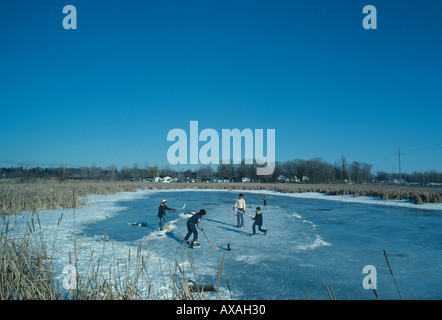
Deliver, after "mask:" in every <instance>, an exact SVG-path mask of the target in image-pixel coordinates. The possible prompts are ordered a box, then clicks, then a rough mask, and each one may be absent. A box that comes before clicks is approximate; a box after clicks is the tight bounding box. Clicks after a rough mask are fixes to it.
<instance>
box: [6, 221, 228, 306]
mask: <svg viewBox="0 0 442 320" xmlns="http://www.w3.org/2000/svg"><path fill="white" fill-rule="evenodd" d="M2 219H3V225H2V229H1V231H0V300H62V299H64V300H136V299H161V298H166V299H173V300H176V299H179V300H200V299H206V298H207V297H206V296H205V292H204V290H205V287H204V285H199V284H198V282H197V273H196V271H195V269H196V266H195V263H194V261H193V256H192V255H191V254H189V255H188V259H189V261H190V265H191V267H190V270H189V271H187V270H184V267H181V266H183V265H184V263H183V262H184V261H182V262H181V264H180V263H178V261H177V260H176V261H175V272H172V271H170V273H169V275H167V274H163V275H162V277H163V279H165V278H166V277H167V276H169V277H170V279H171V285H170V286H169V289H170V292H169V293H168V294H167V293H164V292H155V291H154V290H153V289H152V281H151V280H152V279H151V278H150V276H149V272H148V268H147V263H148V261H149V260H150V259H151V255H150V254H147V255H145V254H143V252H142V243H141V242H140V243H139V245H138V247H137V250H136V253H134V252H131V251H130V250H129V252H128V257H127V259H126V260H125V262H124V263H120V262H119V259H117V258H116V257H115V258H114V260H115V261H116V263H113V264H112V265H111V266H105V265H104V264H103V257H99V258H98V259H97V258H95V257H94V256H93V255H92V254H91V257H90V261H89V266H88V267H87V268H86V271H84V272H85V273H84V274H81V273H79V272H75V287H74V288H72V289H69V290H63V284H62V282H60V281H59V280H56V279H57V274H56V272H55V271H54V268H53V265H52V261H53V259H54V251H55V243H54V244H52V246H49V245H48V243H47V240H46V237H45V235H44V232H42V231H39V230H41V228H38V225H39V219H38V215H37V220H38V221H37V222H35V221H34V218H32V219H31V221H29V222H27V223H26V226H25V230H24V232H19V231H18V230H19V229H20V226H18V225H17V224H15V225H13V226H10V225H9V219H8V216H3V217H2ZM36 225H37V227H36ZM40 227H41V226H40ZM105 237H106V235H105ZM103 243H104V244H103V246H106V241H104V242H103ZM77 246H78V244H77V243H76V242H75V240H74V247H75V248H76V247H77ZM182 249H183V252H184V246H183V247H182ZM104 251H105V250H104V248H103V252H104ZM66 254H67V255H68V257H69V265H72V266H74V270H77V271H78V268H77V263H76V261H77V260H78V252H77V251H75V252H74V253H71V252H68V253H66ZM183 257H184V255H183V254H182V259H184V258H183ZM118 258H121V257H118ZM223 263H224V257H223V260H222V262H221V264H220V268H219V274H218V289H217V292H218V295H217V297H218V298H220V296H219V279H220V277H221V272H222V265H223ZM134 264H135V265H134ZM180 265H181V266H180ZM130 270H134V272H129V271H130ZM177 270H179V272H177ZM188 273H193V276H194V279H195V281H191V280H190V275H189V274H188ZM212 287H213V286H212ZM146 288H147V292H146Z"/></svg>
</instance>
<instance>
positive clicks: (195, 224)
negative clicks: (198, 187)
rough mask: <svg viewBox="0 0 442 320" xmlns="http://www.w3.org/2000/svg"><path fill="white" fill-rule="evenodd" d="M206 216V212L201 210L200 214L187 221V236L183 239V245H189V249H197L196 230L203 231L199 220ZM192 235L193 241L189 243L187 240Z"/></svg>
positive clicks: (198, 245)
mask: <svg viewBox="0 0 442 320" xmlns="http://www.w3.org/2000/svg"><path fill="white" fill-rule="evenodd" d="M205 214H206V210H204V209H201V210H200V212H198V213H196V214H194V215H193V216H192V217H191V218H189V220H187V231H188V232H187V234H186V236H185V237H184V243H186V244H190V248H199V247H200V244H199V243H197V242H196V241H197V240H198V231H197V228H198V229H200V230H201V231H203V229H202V228H201V227H200V219H201V218H202V217H203V216H204V215H205ZM192 233H193V241H192V242H189V238H190V236H191V235H192Z"/></svg>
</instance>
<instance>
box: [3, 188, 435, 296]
mask: <svg viewBox="0 0 442 320" xmlns="http://www.w3.org/2000/svg"><path fill="white" fill-rule="evenodd" d="M239 192H242V193H244V198H245V200H246V204H247V211H246V213H247V214H249V215H254V209H255V207H256V206H257V205H260V206H261V207H262V201H263V200H262V199H261V198H262V197H263V196H264V195H265V194H266V195H267V196H271V198H269V199H268V207H267V208H266V209H265V210H263V218H264V224H263V228H264V229H268V233H267V235H262V234H260V232H259V231H257V233H258V235H256V236H253V237H250V236H249V234H250V233H251V231H252V224H253V220H251V219H250V218H249V217H247V216H245V226H244V228H236V227H235V225H236V216H235V215H234V211H233V210H232V207H233V205H234V204H235V199H236V198H237V196H238V194H239ZM163 198H166V199H167V204H168V206H169V207H172V208H180V207H182V206H183V204H186V208H185V209H184V210H180V211H176V212H168V213H167V217H168V219H169V221H168V224H169V225H170V230H165V231H159V230H158V222H159V220H158V218H157V212H158V206H159V204H160V203H161V200H162V199H163ZM88 202H89V205H88V206H84V207H81V208H79V209H76V210H75V214H74V210H64V209H60V210H57V211H49V210H48V211H43V212H40V213H39V214H38V218H37V215H35V214H34V215H32V214H22V215H20V216H16V217H14V216H11V217H9V219H11V220H10V225H14V224H15V228H16V229H17V231H18V232H23V230H24V228H25V226H26V222H30V223H34V225H35V227H36V228H37V229H41V230H40V231H41V232H42V234H43V235H44V237H45V239H46V242H47V244H48V246H51V247H52V245H53V244H55V257H54V260H53V263H54V268H55V270H56V271H58V274H59V276H58V280H60V282H61V281H62V280H63V279H64V277H66V275H64V274H63V273H62V270H63V268H64V267H66V266H67V265H69V253H71V256H72V257H73V255H74V252H75V250H74V235H75V238H76V243H77V248H76V249H77V251H78V261H77V263H78V272H79V274H80V275H87V274H88V273H89V272H90V268H92V267H94V266H96V264H97V261H98V260H99V261H100V263H101V265H102V266H103V267H102V269H103V273H104V274H106V272H104V271H108V270H111V271H112V274H115V270H117V269H120V270H121V269H124V270H126V267H127V272H128V276H129V277H130V276H133V275H134V274H135V273H136V263H135V262H136V254H137V250H138V248H141V253H142V255H144V256H145V257H149V261H148V263H147V274H148V276H147V278H146V279H142V280H143V281H140V283H139V285H140V286H142V288H143V292H145V296H144V297H145V298H154V299H167V298H170V297H171V296H172V295H171V291H170V287H171V286H172V277H171V274H177V270H176V268H175V265H176V264H177V263H178V264H179V266H180V268H182V269H184V270H185V272H186V275H187V276H188V280H190V281H196V282H198V283H199V284H213V285H215V287H216V285H217V275H218V267H219V264H220V262H221V260H222V257H223V255H224V256H225V261H224V268H223V270H222V277H221V282H220V288H219V289H220V290H219V291H220V294H221V297H222V298H223V299H231V298H233V299H260V300H270V299H306V296H305V291H306V292H307V293H308V295H309V297H310V298H318V299H323V298H325V297H328V295H327V292H326V289H325V286H330V285H331V286H333V290H334V293H335V295H336V298H337V299H347V298H350V299H354V300H357V299H375V296H374V293H373V291H372V290H366V289H364V288H363V285H362V281H363V278H364V277H365V276H366V274H363V273H362V269H363V268H364V266H366V265H373V266H375V267H376V271H377V273H376V274H377V292H378V294H379V298H380V299H398V298H399V296H398V293H397V290H396V287H395V285H394V282H393V279H392V277H391V275H390V272H389V269H388V266H387V264H386V260H385V257H384V255H383V249H385V250H386V252H387V253H388V258H389V261H390V264H391V267H392V269H393V271H394V274H395V277H396V281H397V283H398V286H399V289H400V290H401V294H402V296H403V298H404V299H441V298H442V289H441V288H442V277H441V275H442V254H441V253H442V232H441V231H442V205H441V204H425V205H414V204H412V203H410V202H408V201H382V200H377V198H373V197H358V198H355V197H353V196H326V195H323V194H318V193H301V194H283V193H276V192H267V193H263V192H260V191H235V190H234V191H223V190H195V189H184V190H155V191H152V190H145V191H138V192H132V193H120V194H116V195H108V196H98V195H90V196H89V197H88ZM249 206H251V207H249ZM202 208H203V209H205V210H206V211H207V215H206V216H205V217H204V218H203V219H202V221H201V225H202V227H203V228H204V230H205V232H206V235H207V237H208V238H209V240H210V242H211V243H212V245H213V246H217V247H219V249H214V248H212V247H211V246H210V245H209V242H208V241H207V239H206V238H205V237H204V235H203V234H202V233H201V232H199V238H198V242H199V243H200V244H201V247H200V248H198V249H189V248H187V247H185V246H183V245H182V244H181V243H180V242H181V240H182V239H183V237H184V236H185V235H186V233H187V228H186V221H187V219H188V218H189V217H190V215H189V214H185V212H189V211H194V212H198V211H199V210H200V209H202ZM74 220H75V224H74ZM131 222H145V223H147V226H129V225H127V224H128V223H131ZM0 224H3V222H0ZM105 234H106V236H105ZM140 242H141V246H139V245H140ZM228 244H230V248H231V250H227V245H228ZM129 253H130V255H131V256H130V257H131V258H130V259H129ZM189 253H191V255H192V257H193V261H194V268H193V269H192V268H191V264H190V262H189ZM123 266H124V268H123ZM124 272H125V271H124ZM226 281H228V284H229V285H230V290H229V289H228V286H227V282H226ZM143 283H144V284H143ZM146 283H149V284H150V288H148V286H147V284H146ZM143 285H144V287H143ZM149 290H150V291H149ZM206 298H208V299H215V298H216V293H207V295H206Z"/></svg>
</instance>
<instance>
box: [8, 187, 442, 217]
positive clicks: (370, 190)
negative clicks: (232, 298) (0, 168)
mask: <svg viewBox="0 0 442 320" xmlns="http://www.w3.org/2000/svg"><path fill="white" fill-rule="evenodd" d="M183 188H195V189H221V190H223V189H224V190H262V191H263V193H265V191H266V190H270V191H277V192H283V193H303V192H320V193H324V194H327V195H354V196H355V197H359V196H375V197H378V199H380V200H404V199H408V200H410V201H412V202H414V203H415V204H423V203H442V191H441V190H440V189H432V188H423V187H411V186H400V185H398V186H390V185H377V184H352V185H348V184H287V183H147V182H121V181H71V180H68V181H64V182H58V181H45V180H35V181H33V182H26V183H24V182H20V181H19V180H0V214H19V213H20V212H22V211H24V212H39V211H42V210H48V209H49V210H58V209H60V208H63V209H72V208H78V207H79V206H81V205H88V203H87V199H85V197H87V196H88V195H90V194H99V195H107V194H116V193H119V192H133V191H136V190H139V189H183ZM73 191H75V194H76V196H77V197H75V198H73V197H72V193H73Z"/></svg>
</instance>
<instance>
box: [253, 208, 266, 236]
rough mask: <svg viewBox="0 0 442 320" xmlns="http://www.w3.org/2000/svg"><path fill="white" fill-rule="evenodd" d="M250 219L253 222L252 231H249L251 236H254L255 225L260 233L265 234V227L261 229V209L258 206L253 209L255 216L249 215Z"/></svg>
mask: <svg viewBox="0 0 442 320" xmlns="http://www.w3.org/2000/svg"><path fill="white" fill-rule="evenodd" d="M251 218H252V220H254V222H253V226H252V230H253V233H251V234H250V235H251V236H254V235H255V234H256V230H255V228H256V226H258V230H259V231H261V232H262V233H264V235H267V230H266V229H262V228H261V227H262V223H263V219H262V211H261V208H260V207H256V210H255V216H254V217H251Z"/></svg>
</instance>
